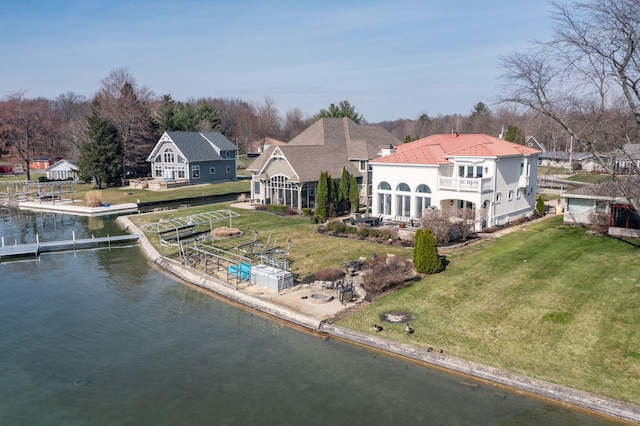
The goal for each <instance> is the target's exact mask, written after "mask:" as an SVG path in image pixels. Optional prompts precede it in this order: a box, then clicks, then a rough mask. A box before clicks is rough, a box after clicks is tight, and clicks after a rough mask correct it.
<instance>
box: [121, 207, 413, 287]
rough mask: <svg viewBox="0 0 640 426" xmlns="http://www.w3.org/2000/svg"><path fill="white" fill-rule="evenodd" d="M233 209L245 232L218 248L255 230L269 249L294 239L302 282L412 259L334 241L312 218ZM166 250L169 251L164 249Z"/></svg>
mask: <svg viewBox="0 0 640 426" xmlns="http://www.w3.org/2000/svg"><path fill="white" fill-rule="evenodd" d="M229 205H230V203H218V204H213V205H206V206H198V207H192V208H188V209H178V210H167V211H164V212H159V213H154V214H145V215H140V216H132V217H131V219H132V220H133V221H134V223H136V224H137V225H142V224H145V223H153V222H158V221H160V219H171V218H176V217H185V216H188V215H189V214H196V213H202V212H207V211H212V210H218V209H227V208H229ZM231 210H233V211H235V212H237V213H239V214H240V217H238V218H234V219H233V220H232V223H231V225H232V227H234V228H238V229H240V230H241V231H243V232H244V235H243V236H241V237H236V238H232V239H228V240H218V241H216V246H217V247H219V248H222V249H230V248H231V247H233V246H236V245H239V244H241V243H243V242H248V241H250V240H251V239H252V238H253V230H254V229H255V230H258V233H259V238H260V239H261V242H262V243H265V242H266V241H267V238H268V237H269V236H270V237H271V238H270V241H271V243H270V246H271V245H273V243H274V241H277V244H278V246H280V247H281V248H284V247H286V246H287V239H291V249H290V256H289V261H290V264H291V272H292V273H293V274H294V276H295V277H296V278H297V279H299V280H303V279H305V278H307V277H309V276H310V275H311V274H313V273H314V272H315V271H317V270H319V269H323V268H326V267H339V268H342V267H343V265H344V263H346V262H347V261H349V260H353V259H357V258H358V257H360V256H363V257H366V258H370V257H371V254H372V253H374V252H375V253H376V254H377V255H378V256H386V254H396V255H404V256H406V257H411V253H412V252H411V250H410V249H406V248H402V247H398V246H391V245H381V244H375V243H369V242H363V241H359V240H352V239H347V238H334V237H328V236H325V235H322V234H320V233H318V232H317V228H318V225H316V224H312V223H311V220H310V217H306V216H297V217H282V216H277V215H274V214H271V213H268V212H264V211H255V210H246V209H235V208H231ZM229 225H230V224H229V222H228V221H226V220H225V221H222V222H219V223H217V224H215V225H214V227H219V226H229ZM147 237H148V239H149V241H151V243H152V244H154V245H156V247H158V238H157V236H156V235H154V234H148V235H147ZM165 250H167V249H166V248H165Z"/></svg>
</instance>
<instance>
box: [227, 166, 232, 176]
mask: <svg viewBox="0 0 640 426" xmlns="http://www.w3.org/2000/svg"><path fill="white" fill-rule="evenodd" d="M229 173H231V166H227V174H229Z"/></svg>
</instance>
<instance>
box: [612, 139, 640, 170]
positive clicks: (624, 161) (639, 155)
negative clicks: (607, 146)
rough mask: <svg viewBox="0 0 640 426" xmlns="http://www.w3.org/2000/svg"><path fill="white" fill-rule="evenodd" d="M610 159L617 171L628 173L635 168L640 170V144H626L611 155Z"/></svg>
mask: <svg viewBox="0 0 640 426" xmlns="http://www.w3.org/2000/svg"><path fill="white" fill-rule="evenodd" d="M610 157H611V159H612V160H613V164H614V168H615V169H616V170H620V171H626V170H629V169H631V168H633V167H634V166H635V167H636V168H640V144H637V143H626V144H624V145H623V146H622V148H620V149H616V150H615V151H613V152H612V153H610Z"/></svg>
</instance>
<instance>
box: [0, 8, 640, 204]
mask: <svg viewBox="0 0 640 426" xmlns="http://www.w3.org/2000/svg"><path fill="white" fill-rule="evenodd" d="M551 8H552V15H551V19H553V20H554V22H555V24H556V25H555V33H554V36H553V37H552V38H551V40H549V41H543V42H537V43H535V44H533V45H532V47H531V48H530V50H528V51H519V52H515V53H512V54H509V55H506V56H504V57H503V58H501V64H502V67H503V69H504V76H503V78H504V81H505V85H504V87H502V88H501V91H500V93H499V94H498V95H497V96H496V99H495V101H494V102H492V104H491V107H489V105H487V104H486V103H484V102H478V103H476V104H475V105H473V106H472V107H471V108H470V110H469V112H468V113H466V114H448V115H442V114H440V115H437V116H430V115H429V114H428V113H427V112H420V113H418V114H417V116H416V117H415V118H401V119H396V120H393V121H383V122H380V123H376V124H379V125H380V126H382V127H384V128H385V129H387V130H388V131H389V132H391V133H392V134H393V135H395V136H396V137H397V138H398V139H399V140H401V141H402V140H404V141H407V142H408V141H411V140H414V139H418V138H422V137H425V136H428V135H432V134H438V133H451V132H460V133H485V134H489V135H493V136H498V135H502V136H503V137H504V138H505V139H507V140H511V141H514V142H516V143H524V140H525V137H526V136H529V135H532V136H534V137H535V138H536V139H537V140H538V141H540V142H543V143H544V144H545V145H546V148H547V150H549V151H568V150H569V147H570V146H571V144H572V143H573V144H574V145H573V146H574V150H575V151H578V150H582V151H587V152H590V153H592V154H593V155H594V156H595V158H596V160H597V161H599V162H600V163H601V165H602V166H603V168H604V169H605V170H606V171H607V172H608V173H609V174H611V176H612V178H613V179H614V180H619V179H618V176H617V175H616V171H615V170H613V168H612V167H611V164H609V163H607V161H606V158H605V154H606V153H608V152H611V151H613V150H616V149H617V150H621V149H623V148H624V146H625V144H629V143H637V142H638V140H639V136H640V51H639V50H638V46H640V3H638V2H637V1H636V0H584V1H574V2H570V3H566V4H565V3H563V4H557V3H551ZM322 117H349V118H351V119H353V120H354V121H355V122H357V123H363V124H364V123H368V122H367V120H366V118H365V117H363V116H362V115H361V114H359V113H358V112H357V111H356V110H355V107H354V106H353V105H351V104H350V103H349V102H348V101H346V100H345V101H341V102H339V103H338V104H331V105H330V106H329V108H326V109H322V110H320V112H318V113H317V114H315V115H313V116H309V115H306V114H304V113H303V112H302V111H301V110H300V109H299V108H294V109H291V110H289V111H287V112H286V113H285V114H284V115H281V114H280V112H279V111H278V109H277V107H276V105H275V102H274V100H273V99H271V98H269V97H265V99H264V101H263V102H259V103H255V104H252V103H249V102H246V101H243V100H242V99H238V98H206V97H203V98H197V99H190V100H187V101H184V102H180V101H175V100H174V99H173V98H172V97H171V95H170V94H165V95H162V96H156V95H155V94H154V93H153V92H152V91H151V90H150V89H149V88H147V87H144V86H140V85H139V84H138V83H137V82H136V80H135V78H134V76H133V75H131V73H130V72H129V71H128V70H127V69H126V68H119V69H114V70H113V71H111V72H110V74H109V75H108V76H107V77H105V78H104V79H103V80H102V81H100V87H99V90H98V91H97V93H96V94H95V95H94V96H93V97H92V98H91V99H88V98H86V97H84V96H82V95H78V94H75V93H71V92H68V93H65V94H61V95H60V96H58V97H57V98H55V99H45V98H28V97H27V96H26V93H25V92H24V91H17V92H14V93H10V94H8V95H6V96H5V97H4V98H3V99H2V100H1V101H0V161H3V160H5V159H8V158H12V159H14V160H16V159H17V161H19V162H20V163H22V164H23V165H24V167H25V168H26V172H27V176H28V177H29V178H30V171H29V168H28V165H29V163H30V162H31V160H32V159H33V158H34V157H36V156H52V157H56V156H58V157H64V158H70V159H80V158H81V157H82V158H83V159H84V160H83V167H84V168H85V169H93V170H97V168H98V167H99V166H100V165H101V164H102V163H104V161H102V160H104V159H105V158H112V157H113V158H114V159H117V163H118V164H112V165H111V167H112V170H110V171H109V170H107V172H108V173H109V174H111V175H112V174H113V173H116V176H115V177H114V176H111V177H109V178H108V179H107V178H105V177H103V178H101V179H100V178H98V180H102V181H103V182H104V183H105V184H110V185H112V184H116V182H119V183H121V184H122V183H124V182H125V181H126V180H127V179H129V178H133V177H138V176H146V175H148V174H149V167H148V165H147V164H146V161H145V160H146V156H147V155H148V153H149V152H150V150H151V149H152V147H153V146H154V145H155V143H156V142H157V140H158V139H159V137H160V135H161V134H162V132H163V131H171V130H199V131H211V130H213V131H220V132H222V133H223V134H224V135H225V136H226V137H227V138H229V139H230V140H231V141H233V142H234V143H235V144H236V145H237V146H238V148H239V151H240V153H246V152H249V151H255V150H256V147H255V146H251V144H252V143H253V142H256V141H257V142H258V144H264V142H265V141H266V138H268V137H271V138H274V139H278V140H282V141H285V142H288V141H289V140H291V139H293V138H294V137H295V136H297V135H298V134H299V133H300V132H302V131H303V130H304V129H306V128H307V127H308V126H309V125H310V124H311V123H313V121H315V120H317V119H320V118H322ZM97 141H101V142H100V144H102V143H105V144H106V145H107V146H106V147H98V146H93V147H92V146H86V144H90V143H94V144H95V143H96V142H97ZM83 144H85V146H83ZM110 144H111V145H110ZM116 145H117V146H116ZM109 146H111V148H109ZM107 148H109V149H107ZM624 155H625V153H624V151H622V157H623V158H624ZM619 156H620V155H619ZM628 159H629V160H633V158H631V157H630V156H629V158H628ZM636 160H637V159H636ZM114 161H115V160H114ZM629 164H630V165H631V167H630V169H629V170H628V173H629V174H633V175H637V174H638V164H637V163H633V162H630V163H629ZM92 173H93V174H94V176H93V177H94V178H96V176H95V174H96V173H98V172H97V171H94V172H92ZM621 188H622V189H623V190H624V193H625V195H626V196H627V197H628V198H633V195H634V191H633V190H634V188H632V187H629V186H625V185H623V184H622V183H621ZM635 195H637V194H635ZM636 198H637V197H636ZM634 207H636V209H637V208H638V205H637V202H635V203H634Z"/></svg>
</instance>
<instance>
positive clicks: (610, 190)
mask: <svg viewBox="0 0 640 426" xmlns="http://www.w3.org/2000/svg"><path fill="white" fill-rule="evenodd" d="M620 180H621V181H622V182H623V183H625V184H626V185H627V188H629V190H630V191H631V193H632V195H633V196H634V198H640V176H627V177H621V178H620ZM566 195H567V196H568V197H571V195H583V196H590V197H606V198H622V197H624V194H623V192H622V190H621V189H620V185H619V184H618V183H616V182H613V181H608V182H604V183H601V184H597V185H588V186H583V187H580V188H577V189H574V190H571V191H567V193H566Z"/></svg>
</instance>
